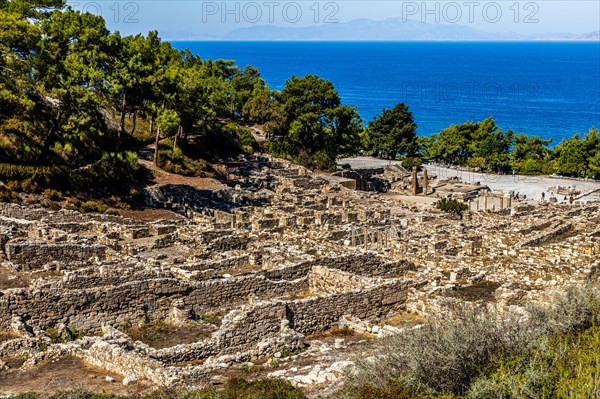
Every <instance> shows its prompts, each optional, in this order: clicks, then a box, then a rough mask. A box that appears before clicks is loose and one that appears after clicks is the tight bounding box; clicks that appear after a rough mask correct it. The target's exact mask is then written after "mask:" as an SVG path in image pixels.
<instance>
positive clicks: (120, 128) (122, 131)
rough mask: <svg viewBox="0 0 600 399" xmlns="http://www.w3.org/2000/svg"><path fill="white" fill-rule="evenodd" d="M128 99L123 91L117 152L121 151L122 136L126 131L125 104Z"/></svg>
mask: <svg viewBox="0 0 600 399" xmlns="http://www.w3.org/2000/svg"><path fill="white" fill-rule="evenodd" d="M126 99H127V98H126V96H125V93H123V102H122V103H121V124H120V126H119V133H118V134H117V149H116V151H115V153H118V152H119V149H120V148H121V137H122V136H123V134H124V133H125V116H126V112H125V106H126V105H127V101H126Z"/></svg>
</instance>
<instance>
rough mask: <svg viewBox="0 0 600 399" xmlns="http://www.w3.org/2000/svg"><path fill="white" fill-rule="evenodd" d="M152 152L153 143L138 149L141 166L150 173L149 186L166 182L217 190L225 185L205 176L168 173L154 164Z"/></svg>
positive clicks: (162, 184) (165, 183)
mask: <svg viewBox="0 0 600 399" xmlns="http://www.w3.org/2000/svg"><path fill="white" fill-rule="evenodd" d="M153 154H154V144H152V145H148V146H146V147H144V148H141V149H140V150H138V156H139V162H140V165H142V167H143V168H145V169H146V170H148V171H149V172H150V173H151V174H152V184H151V185H150V187H157V186H164V185H167V184H181V185H187V186H190V187H194V188H197V189H199V190H219V189H222V188H224V187H225V186H224V185H223V184H221V183H220V182H219V181H218V180H215V179H211V178H205V177H191V176H181V175H177V174H175V173H169V172H166V171H164V170H162V169H160V168H159V167H158V166H156V165H155V164H154V162H153V161H152V156H153Z"/></svg>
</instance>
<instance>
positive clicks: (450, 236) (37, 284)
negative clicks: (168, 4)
mask: <svg viewBox="0 0 600 399" xmlns="http://www.w3.org/2000/svg"><path fill="white" fill-rule="evenodd" d="M229 173H230V174H231V175H235V176H236V179H237V180H236V181H235V185H233V184H232V186H233V187H231V188H228V189H224V190H220V191H213V192H209V191H207V192H205V191H200V190H196V189H193V188H191V187H187V186H172V187H167V186H163V187H160V188H156V189H154V188H153V189H151V190H150V191H149V192H148V193H147V195H146V199H147V201H148V202H149V203H150V204H152V205H153V206H156V207H162V208H165V209H168V210H172V211H174V212H178V213H180V214H182V215H185V216H186V218H185V219H182V220H159V221H155V222H139V221H135V220H131V219H127V218H123V217H118V216H109V215H89V214H80V213H77V212H71V211H66V210H61V211H56V212H53V211H48V210H45V209H41V208H35V207H31V206H18V205H13V204H0V245H1V250H2V251H1V254H2V255H1V262H2V267H4V268H6V270H7V271H9V272H10V273H12V274H14V275H16V276H26V277H27V278H29V279H30V283H29V284H28V285H27V284H24V285H22V286H18V287H12V288H2V287H0V332H1V331H11V332H13V333H15V334H17V335H18V337H17V338H14V339H11V340H7V341H4V342H1V341H0V361H1V360H2V359H3V358H5V357H8V356H16V355H18V354H22V353H27V354H28V360H27V361H26V362H25V365H24V366H23V367H31V366H32V365H35V364H39V363H40V362H43V361H45V360H47V359H50V358H53V357H61V356H66V355H72V356H77V357H80V358H82V359H84V360H85V361H86V362H87V363H89V364H92V365H95V366H98V367H101V368H103V369H105V370H106V371H107V372H109V373H111V374H112V373H114V374H118V375H121V376H123V378H122V380H121V382H122V383H123V384H124V385H129V384H135V383H136V381H139V380H145V381H149V382H151V383H153V384H156V385H160V386H173V385H185V386H204V385H207V384H210V383H211V382H214V381H216V379H218V376H219V375H221V374H222V373H226V372H227V370H228V369H230V368H235V367H240V366H241V365H242V364H244V363H245V362H253V363H254V362H261V361H264V360H265V359H281V358H282V357H283V355H282V354H284V353H290V352H291V353H294V352H298V351H303V350H306V348H307V345H308V348H309V350H308V351H307V355H306V356H317V355H315V352H312V351H310V348H311V347H312V346H314V345H317V344H316V343H315V342H316V341H315V340H313V339H310V338H309V337H311V336H313V335H315V334H321V333H324V332H327V331H329V330H331V329H334V328H348V329H349V330H351V331H354V333H355V334H359V335H364V336H365V337H370V338H381V337H384V336H387V335H391V334H395V333H397V332H398V331H400V330H401V328H402V327H401V326H398V325H393V324H390V320H392V319H393V316H394V315H397V314H403V313H407V312H410V313H412V314H414V315H419V316H421V317H427V316H429V315H433V314H440V313H442V314H443V313H445V312H451V310H452V308H453V307H454V306H456V305H457V304H467V305H470V306H487V307H491V308H494V309H497V310H499V311H501V312H520V311H522V309H521V305H522V304H523V303H524V302H525V301H531V300H534V301H545V300H548V299H549V298H551V297H552V295H553V294H554V293H556V292H560V291H563V290H564V289H565V287H566V286H568V285H572V284H582V283H584V282H586V281H590V280H597V279H598V277H599V276H600V263H599V262H598V259H599V258H600V230H598V225H599V224H600V204H598V203H593V202H589V203H585V204H575V205H573V206H569V205H566V204H549V203H544V204H539V205H531V204H518V203H512V204H511V205H510V209H502V211H499V212H494V211H491V210H489V209H488V208H485V209H488V210H483V209H481V210H479V211H477V210H474V209H473V206H472V207H471V210H470V211H468V212H466V213H465V214H464V215H463V217H462V218H458V217H454V216H449V215H447V214H445V213H442V212H440V211H438V210H436V209H434V208H433V207H431V206H430V205H426V204H424V205H417V204H412V205H406V204H403V203H400V202H398V201H397V200H395V199H394V198H393V197H392V196H387V195H385V194H379V193H375V192H365V191H355V190H352V189H348V188H347V187H346V186H347V184H346V183H347V181H346V180H343V179H342V180H340V179H338V180H335V179H334V180H331V179H327V178H326V176H325V177H324V176H321V175H319V174H315V173H313V172H311V171H309V170H306V169H304V168H302V167H299V166H295V165H292V164H290V163H289V162H286V161H281V160H276V159H265V158H263V159H259V160H255V161H252V162H251V161H248V162H240V163H234V164H233V165H232V166H230V168H229ZM377 173H380V174H377ZM390 173H391V174H392V175H393V179H392V180H391V183H390V182H388V183H389V185H390V186H391V187H396V188H397V189H398V190H400V189H402V190H406V189H410V188H411V187H409V183H411V180H410V174H406V173H404V172H403V171H401V170H396V171H387V176H388V177H389V176H390ZM348 176H352V174H346V175H344V176H340V177H344V179H348ZM365 176H366V177H365ZM365 176H363V177H360V179H362V180H360V179H359V177H356V179H358V180H356V182H357V183H356V184H355V186H354V187H357V188H363V189H364V188H367V186H368V184H367V183H369V182H373V180H372V179H383V178H384V177H385V176H386V173H383V174H382V173H381V171H373V172H372V173H368V174H367V175H365ZM413 176H414V175H413ZM429 177H431V176H429ZM370 179H371V180H370ZM427 179H428V177H427V175H425V176H424V177H421V178H420V184H421V187H422V192H421V193H422V194H423V191H424V192H425V193H429V192H431V191H432V190H435V188H436V187H441V186H442V185H440V184H436V183H435V182H434V181H431V182H428V180H427ZM336 181H338V183H339V182H341V183H344V184H337V183H335V182H336ZM381 181H383V180H381ZM382 184H383V183H382ZM411 184H412V183H411ZM383 185H384V186H385V184H383ZM417 187H418V185H417ZM412 188H413V189H414V186H413V187H412ZM504 205H506V203H504ZM157 320H158V321H162V322H165V323H167V324H169V325H172V326H186V325H188V324H189V323H197V324H198V323H199V324H201V325H203V326H204V327H205V328H206V329H207V330H208V331H209V333H208V336H207V337H205V338H202V339H198V340H196V341H195V342H191V343H186V344H178V345H172V346H169V347H165V348H153V347H151V346H149V345H147V344H145V343H143V342H140V341H136V340H133V339H132V338H130V337H129V336H128V335H127V328H126V327H128V326H129V327H130V326H136V325H140V324H143V323H145V322H146V323H147V322H148V321H157ZM51 330H52V331H56V333H57V334H58V336H59V337H60V338H61V340H63V341H70V340H71V339H74V340H73V341H72V342H67V343H54V342H51V341H50V339H49V338H48V336H49V333H48V332H49V331H51ZM73 331H77V332H81V334H82V335H83V338H77V337H76V334H73ZM65 334H66V335H65ZM335 345H342V344H341V343H340V342H338V343H337V344H334V346H333V347H329V350H332V349H333V350H334V351H335ZM319 348H320V350H319V351H318V353H319V354H320V355H323V354H325V353H327V352H328V349H327V348H328V347H327V346H326V345H324V344H323V345H320V346H319ZM276 355H277V356H276ZM302 356H303V355H299V356H298V357H294V359H302V358H303V357H302ZM292 357H293V356H292ZM350 357H351V354H348V356H347V357H346V358H345V359H337V360H335V361H334V362H332V363H330V364H320V363H319V361H318V356H317V357H316V360H315V364H314V365H313V366H309V368H296V370H293V368H294V367H295V366H294V365H293V361H292V362H290V364H289V367H288V368H287V369H278V370H274V371H271V372H270V373H269V374H268V375H270V376H273V377H282V378H287V379H289V380H290V381H291V382H292V383H294V384H296V385H298V386H302V387H304V386H311V385H319V384H327V383H330V382H333V381H337V380H338V379H339V378H340V377H342V376H343V374H344V370H347V369H348V368H351V366H352V364H353V362H352V361H351V360H350ZM2 364H3V363H0V366H1V365H2ZM302 367H305V366H302ZM111 378H112V377H111ZM107 380H108V377H107Z"/></svg>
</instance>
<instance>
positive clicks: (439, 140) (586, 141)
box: [423, 117, 600, 178]
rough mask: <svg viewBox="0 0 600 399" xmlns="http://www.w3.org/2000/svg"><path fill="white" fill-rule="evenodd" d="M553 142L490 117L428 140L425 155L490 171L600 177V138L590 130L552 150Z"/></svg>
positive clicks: (596, 132)
mask: <svg viewBox="0 0 600 399" xmlns="http://www.w3.org/2000/svg"><path fill="white" fill-rule="evenodd" d="M551 142H552V140H543V139H541V138H540V137H539V136H527V135H526V134H516V133H515V132H513V131H511V130H508V131H506V132H504V131H502V129H500V128H499V127H498V126H497V125H496V124H495V122H494V119H493V118H492V117H489V118H487V119H485V120H483V121H481V122H475V123H473V122H465V123H463V124H460V125H451V126H450V127H448V128H446V129H444V130H442V131H441V132H439V133H438V134H434V135H432V137H431V138H429V139H426V140H424V146H423V153H424V155H425V156H426V157H427V158H428V159H431V160H434V161H437V162H441V163H447V164H453V165H461V166H467V167H473V168H477V169H480V170H486V171H490V172H502V173H508V172H510V171H512V170H514V171H515V172H516V173H520V174H540V173H545V174H551V173H556V174H560V175H565V176H574V177H591V178H600V169H599V167H600V155H599V154H600V136H599V132H598V130H597V129H594V128H592V129H590V131H589V132H588V133H587V134H585V136H584V137H583V138H580V135H579V134H575V135H574V136H573V137H571V138H570V139H568V140H562V141H561V142H560V143H558V145H557V146H556V147H555V148H554V149H551V148H550V147H549V145H550V143H551Z"/></svg>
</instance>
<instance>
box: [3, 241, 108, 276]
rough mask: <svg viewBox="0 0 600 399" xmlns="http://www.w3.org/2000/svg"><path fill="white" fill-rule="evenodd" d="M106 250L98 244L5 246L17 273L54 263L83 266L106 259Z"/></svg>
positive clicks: (31, 243)
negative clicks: (92, 259)
mask: <svg viewBox="0 0 600 399" xmlns="http://www.w3.org/2000/svg"><path fill="white" fill-rule="evenodd" d="M106 250H107V247H106V246H104V245H98V244H83V243H47V242H35V241H11V242H8V243H6V246H5V251H6V257H7V259H8V261H10V262H11V263H12V265H13V268H14V269H15V270H16V271H20V270H31V269H37V268H40V267H42V266H43V265H44V264H46V263H48V262H52V261H58V262H60V263H61V264H62V265H64V266H67V267H68V266H73V265H81V264H83V263H85V262H87V261H88V260H89V259H90V258H92V257H99V258H100V259H104V257H105V255H106Z"/></svg>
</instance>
